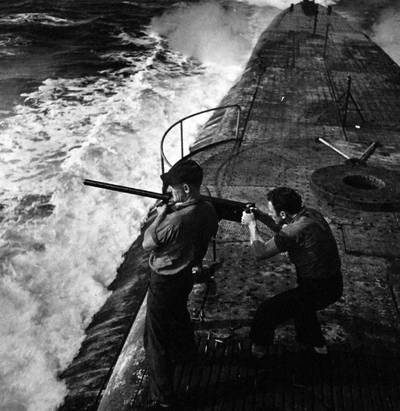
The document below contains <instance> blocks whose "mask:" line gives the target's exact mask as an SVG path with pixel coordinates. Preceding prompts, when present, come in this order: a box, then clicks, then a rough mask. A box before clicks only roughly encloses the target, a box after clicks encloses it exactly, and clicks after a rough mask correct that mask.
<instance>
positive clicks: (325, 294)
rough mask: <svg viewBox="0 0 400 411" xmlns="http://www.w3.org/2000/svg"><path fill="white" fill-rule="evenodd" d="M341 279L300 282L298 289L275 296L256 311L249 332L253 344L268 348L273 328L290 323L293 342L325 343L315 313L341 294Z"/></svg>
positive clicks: (313, 344)
mask: <svg viewBox="0 0 400 411" xmlns="http://www.w3.org/2000/svg"><path fill="white" fill-rule="evenodd" d="M342 289H343V287H342V281H341V278H334V279H332V280H324V281H322V280H320V281H318V282H304V283H302V284H301V285H299V286H298V287H296V288H294V289H291V290H288V291H285V292H283V293H280V294H277V295H276V296H274V297H272V298H270V299H268V300H266V301H264V302H263V303H262V304H261V305H260V307H259V308H258V310H257V312H256V314H255V317H254V320H253V323H252V327H251V331H250V338H251V339H252V341H253V342H254V343H255V344H258V345H269V344H272V342H273V340H274V332H275V328H276V327H277V326H278V325H279V324H282V323H284V322H286V321H288V320H290V319H293V320H294V324H295V328H296V336H297V341H299V342H301V343H303V344H309V345H312V346H315V347H320V346H323V345H324V344H325V338H324V336H323V334H322V330H321V326H320V323H319V321H318V318H317V313H316V312H317V311H319V310H322V309H323V308H326V307H327V306H328V305H330V304H332V303H334V302H335V301H337V300H338V299H339V298H340V296H341V295H342Z"/></svg>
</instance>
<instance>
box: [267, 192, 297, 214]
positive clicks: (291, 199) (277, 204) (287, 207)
mask: <svg viewBox="0 0 400 411" xmlns="http://www.w3.org/2000/svg"><path fill="white" fill-rule="evenodd" d="M267 199H268V201H270V202H271V203H272V205H273V206H274V208H275V211H276V212H277V213H280V212H281V211H285V212H287V213H289V214H296V213H298V212H299V211H300V210H301V206H302V200H301V196H300V194H298V193H297V192H296V191H294V190H293V189H291V188H289V187H277V188H274V189H273V190H271V191H270V192H269V193H268V194H267Z"/></svg>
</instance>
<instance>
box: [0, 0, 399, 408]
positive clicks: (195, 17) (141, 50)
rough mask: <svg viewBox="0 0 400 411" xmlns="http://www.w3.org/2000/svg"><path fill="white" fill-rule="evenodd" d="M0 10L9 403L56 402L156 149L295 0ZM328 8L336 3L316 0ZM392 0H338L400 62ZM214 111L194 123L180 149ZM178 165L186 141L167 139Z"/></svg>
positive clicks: (0, 228)
mask: <svg viewBox="0 0 400 411" xmlns="http://www.w3.org/2000/svg"><path fill="white" fill-rule="evenodd" d="M10 3H11V4H8V5H4V4H2V5H0V97H1V98H0V132H1V138H0V410H1V411H3V410H4V411H47V410H55V409H56V408H57V406H58V405H59V404H60V403H62V400H63V398H64V396H65V394H66V387H65V385H64V383H63V381H60V380H59V379H58V378H57V375H58V373H59V372H60V371H62V370H63V369H65V367H67V366H68V364H69V363H70V362H71V360H72V359H73V357H74V355H75V354H76V353H77V352H78V350H79V347H80V344H81V341H82V340H83V339H84V330H85V328H86V327H87V325H88V324H89V322H90V320H91V318H92V316H93V315H94V313H95V312H96V311H97V310H98V309H99V308H100V307H101V305H102V304H103V303H104V301H105V299H106V298H107V296H108V293H109V291H108V290H107V285H108V284H110V283H111V281H112V280H113V279H114V277H115V275H116V269H117V267H118V266H119V264H120V263H121V261H122V254H123V253H124V252H125V251H126V250H127V248H128V247H129V245H130V244H131V242H132V241H133V240H134V239H135V238H136V235H137V233H138V230H139V226H140V221H141V220H142V219H143V218H144V216H145V214H146V210H147V208H148V207H149V205H150V204H151V203H152V201H151V200H149V199H143V198H140V197H135V196H129V195H126V194H118V193H115V192H107V191H104V190H99V189H95V188H90V187H85V186H83V185H82V180H83V179H84V178H91V179H98V180H102V181H108V182H112V183H116V184H122V185H129V186H134V187H138V188H144V189H149V190H154V191H159V190H160V181H159V174H160V161H159V157H160V155H159V143H160V139H161V137H162V135H163V133H164V131H165V130H166V129H167V128H168V127H169V126H170V125H171V124H172V123H174V122H175V121H177V120H178V119H180V118H182V117H184V116H186V115H189V114H192V113H193V112H196V111H200V110H204V109H208V108H211V107H215V106H217V105H218V103H219V101H220V99H221V98H222V97H223V96H224V94H225V93H226V92H227V91H228V90H229V88H230V87H231V86H232V85H233V83H234V81H235V80H236V78H237V77H238V75H240V73H241V71H242V69H243V67H244V64H245V63H246V61H247V59H248V57H249V54H250V52H251V49H252V46H253V45H254V44H255V42H256V40H257V38H258V36H259V34H260V33H261V32H262V31H263V30H264V29H265V28H266V27H267V25H268V24H269V22H270V21H271V20H272V18H273V17H274V16H275V15H276V14H277V13H278V12H279V11H280V9H282V8H285V7H287V6H288V5H289V4H290V1H286V0H270V1H268V0H264V1H262V0H252V1H224V2H222V1H205V2H203V1H193V2H174V1H167V0H158V1H148V0H141V1H133V0H36V1H34V0H20V1H13V2H10ZM320 3H321V4H324V5H326V4H334V3H335V2H334V1H329V0H326V1H321V2H320ZM397 3H398V2H396V1H384V0H383V1H382V2H381V3H380V6H379V7H377V2H376V1H375V2H374V1H372V0H371V1H367V0H364V1H363V0H358V1H351V0H347V1H341V2H340V3H339V4H338V10H339V11H340V12H341V13H344V14H345V15H346V16H347V17H348V18H350V19H352V21H353V22H354V23H355V24H358V25H360V27H363V28H364V29H365V30H367V31H368V30H369V31H370V33H371V34H372V36H373V38H374V40H375V41H377V42H378V43H379V44H380V45H381V46H382V47H384V48H385V50H386V51H387V52H388V53H389V54H390V55H391V56H392V57H393V58H394V59H397V61H399V54H398V53H399V47H398V45H399V39H400V34H399V33H400V30H399V26H400V25H399V24H398V23H399V20H398V16H399V5H398V4H397ZM206 118H207V117H206V116H200V117H196V118H194V119H193V120H191V121H190V122H188V123H187V124H185V149H186V150H187V148H188V145H189V144H190V143H191V142H192V141H193V139H194V137H195V135H196V131H197V130H198V128H199V127H200V125H201V124H202V123H204V122H205V120H206ZM166 154H167V157H168V158H169V160H170V162H171V163H174V162H175V161H176V160H177V159H178V158H179V140H178V138H177V135H176V134H174V133H172V134H171V136H170V137H169V139H168V142H167V150H166Z"/></svg>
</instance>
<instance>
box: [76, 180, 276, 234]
mask: <svg viewBox="0 0 400 411" xmlns="http://www.w3.org/2000/svg"><path fill="white" fill-rule="evenodd" d="M83 184H84V185H86V186H91V187H97V188H103V189H105V190H112V191H118V192H120V193H127V194H134V195H138V196H142V197H149V198H154V199H156V200H161V201H163V202H165V203H168V201H169V200H170V198H171V196H170V195H169V194H162V193H155V192H153V191H147V190H140V189H138V188H132V187H126V186H120V185H116V184H110V183H104V182H102V181H96V180H88V179H85V180H83ZM201 198H202V199H204V200H205V201H209V202H210V203H212V204H213V206H214V207H215V210H216V212H217V215H218V218H219V219H220V220H228V221H235V222H238V223H240V221H241V218H242V213H243V211H247V212H250V211H251V208H254V207H255V205H254V204H253V203H242V202H240V201H234V200H226V199H224V198H218V197H209V196H203V195H202V196H201ZM255 215H256V217H257V219H258V220H260V221H261V222H262V223H264V224H265V225H267V226H268V227H269V228H271V230H273V231H278V228H277V225H276V224H275V223H274V221H273V220H272V218H271V217H270V216H268V214H264V213H262V212H260V211H258V210H255Z"/></svg>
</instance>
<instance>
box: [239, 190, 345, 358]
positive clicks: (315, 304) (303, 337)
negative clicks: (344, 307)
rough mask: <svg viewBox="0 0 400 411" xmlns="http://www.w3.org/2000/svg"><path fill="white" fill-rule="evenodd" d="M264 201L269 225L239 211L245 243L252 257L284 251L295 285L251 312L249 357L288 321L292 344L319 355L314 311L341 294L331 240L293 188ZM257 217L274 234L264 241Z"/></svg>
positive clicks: (261, 351) (322, 349) (321, 346)
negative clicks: (293, 338) (293, 271)
mask: <svg viewBox="0 0 400 411" xmlns="http://www.w3.org/2000/svg"><path fill="white" fill-rule="evenodd" d="M267 200H268V211H269V215H270V218H269V220H270V221H269V222H268V215H266V214H264V215H263V213H261V212H260V211H259V210H254V209H253V210H251V212H247V213H246V212H243V215H242V224H244V225H246V226H248V229H249V234H250V244H251V247H252V249H253V251H254V253H255V256H256V258H257V259H267V258H270V257H273V256H275V255H276V254H278V253H284V252H288V255H289V259H290V261H291V262H292V263H293V264H294V265H295V268H296V275H297V287H296V288H293V289H290V290H287V291H285V292H282V293H280V294H277V295H275V296H274V297H272V298H269V299H267V300H266V301H264V302H263V303H262V304H261V305H260V307H259V308H258V309H257V311H256V314H255V317H254V319H253V323H252V327H251V331H250V338H251V340H252V342H253V345H252V353H253V355H254V356H255V357H257V358H262V357H263V356H264V355H265V354H266V353H267V348H268V345H270V344H272V342H273V339H274V331H275V328H276V327H277V326H278V325H279V324H282V323H283V322H286V321H287V320H289V319H293V320H294V324H295V329H296V337H297V341H298V342H299V343H301V344H304V345H307V346H310V347H313V349H314V351H315V352H316V353H318V354H325V353H326V352H327V347H326V342H325V338H324V336H323V334H322V331H321V326H320V324H319V321H318V318H317V314H316V312H317V311H319V310H321V309H323V308H326V307H327V306H328V305H330V304H332V303H334V302H335V301H337V300H338V299H339V298H340V296H341V295H342V291H343V284H342V274H341V270H340V258H339V253H338V248H337V245H336V241H335V238H334V236H333V234H332V231H331V229H330V227H329V225H328V223H327V222H326V221H325V219H324V217H323V216H322V214H321V213H320V212H318V211H317V210H314V209H312V208H308V207H304V206H303V205H302V199H301V196H300V195H299V194H298V193H297V192H296V191H294V190H293V189H291V188H288V187H278V188H275V189H273V190H271V191H270V192H269V193H268V194H267ZM258 215H259V216H262V218H258ZM257 219H259V220H261V221H262V220H264V221H263V222H264V223H265V224H267V225H268V226H269V227H270V228H272V229H273V230H274V231H276V233H275V235H274V236H273V237H272V238H271V239H270V240H269V241H264V240H263V239H262V238H261V236H260V234H259V231H258V228H257ZM276 227H280V228H278V229H277V228H276Z"/></svg>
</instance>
